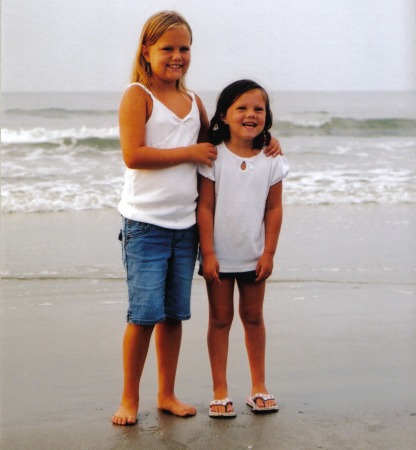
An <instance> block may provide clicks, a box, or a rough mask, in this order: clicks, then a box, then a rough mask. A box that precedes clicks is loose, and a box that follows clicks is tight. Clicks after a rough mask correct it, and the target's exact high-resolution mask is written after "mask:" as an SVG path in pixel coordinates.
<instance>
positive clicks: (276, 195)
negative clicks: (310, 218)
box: [256, 181, 283, 281]
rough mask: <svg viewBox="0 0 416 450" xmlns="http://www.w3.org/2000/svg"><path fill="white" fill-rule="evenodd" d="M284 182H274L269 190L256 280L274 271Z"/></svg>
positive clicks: (281, 217) (280, 223) (281, 214)
mask: <svg viewBox="0 0 416 450" xmlns="http://www.w3.org/2000/svg"><path fill="white" fill-rule="evenodd" d="M282 190H283V183H282V182H281V181H280V182H279V183H276V184H274V185H273V186H272V187H271V188H270V191H269V195H268V197H267V202H266V210H265V213H264V226H265V235H266V238H265V245H264V252H263V254H262V255H261V257H260V259H259V261H258V263H257V267H256V275H257V278H256V281H263V280H265V279H266V278H268V277H269V276H270V275H271V273H272V271H273V257H274V254H275V253H276V248H277V241H278V240H279V234H280V228H281V226H282V219H283V206H282Z"/></svg>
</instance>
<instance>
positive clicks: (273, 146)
mask: <svg viewBox="0 0 416 450" xmlns="http://www.w3.org/2000/svg"><path fill="white" fill-rule="evenodd" d="M264 153H265V154H266V156H273V158H275V157H276V156H277V155H283V150H282V147H280V142H279V141H278V140H277V139H276V138H275V137H274V136H272V137H271V139H270V142H269V145H268V146H267V147H266V148H265V149H264Z"/></svg>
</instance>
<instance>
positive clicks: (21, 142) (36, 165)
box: [1, 92, 416, 214]
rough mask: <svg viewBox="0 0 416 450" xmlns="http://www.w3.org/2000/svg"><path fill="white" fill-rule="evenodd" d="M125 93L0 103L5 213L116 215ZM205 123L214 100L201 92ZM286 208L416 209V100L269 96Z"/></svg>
mask: <svg viewBox="0 0 416 450" xmlns="http://www.w3.org/2000/svg"><path fill="white" fill-rule="evenodd" d="M121 95H122V94H121V93H30V94H24V93H19V94H16V93H14V94H11V93H4V94H2V102H1V105H2V108H1V109H2V112H1V125H2V130H1V176H2V187H1V212H2V213H8V214H12V213H33V212H46V211H64V210H89V209H103V208H116V207H117V204H118V202H119V199H120V193H121V190H122V187H123V181H124V178H123V175H124V170H125V166H124V163H123V159H122V155H121V150H120V143H119V137H118V136H119V132H118V106H119V102H120V99H121ZM199 95H200V96H201V98H202V99H203V101H204V104H205V106H206V109H207V111H208V114H209V115H212V114H213V112H214V109H215V101H216V96H217V94H216V93H214V92H199ZM270 97H271V99H272V104H271V106H272V110H273V116H274V123H273V129H272V134H273V135H274V136H276V137H277V138H278V139H279V141H280V143H281V146H282V148H283V151H284V154H285V156H286V157H287V159H288V161H289V163H290V167H291V171H290V174H289V176H288V178H287V179H286V180H285V181H284V203H285V204H288V205H302V204H312V205H336V204H365V203H373V204H399V203H407V204H414V203H416V177H415V175H416V92H349V93H347V92H326V93H322V92H274V93H271V95H270Z"/></svg>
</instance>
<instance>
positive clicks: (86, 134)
mask: <svg viewBox="0 0 416 450" xmlns="http://www.w3.org/2000/svg"><path fill="white" fill-rule="evenodd" d="M118 137H119V128H118V127H106V128H88V127H85V126H83V127H80V128H67V129H52V130H51V129H47V128H43V127H37V128H31V129H23V128H20V129H18V130H12V129H7V128H3V129H2V130H1V141H2V143H3V144H39V143H46V142H49V143H60V142H62V140H64V139H69V140H72V139H75V140H80V139H88V138H98V139H118Z"/></svg>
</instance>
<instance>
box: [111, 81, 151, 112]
mask: <svg viewBox="0 0 416 450" xmlns="http://www.w3.org/2000/svg"><path fill="white" fill-rule="evenodd" d="M152 109H153V96H152V94H151V92H150V91H149V90H148V89H147V88H146V87H145V86H143V85H141V84H140V83H132V84H130V85H129V86H128V87H127V88H126V90H125V91H124V94H123V97H122V99H121V103H120V109H119V113H120V114H121V113H122V112H123V111H124V112H126V114H133V113H134V114H135V113H137V112H140V111H144V112H145V114H146V120H147V119H148V118H149V117H150V115H151V113H152Z"/></svg>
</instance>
